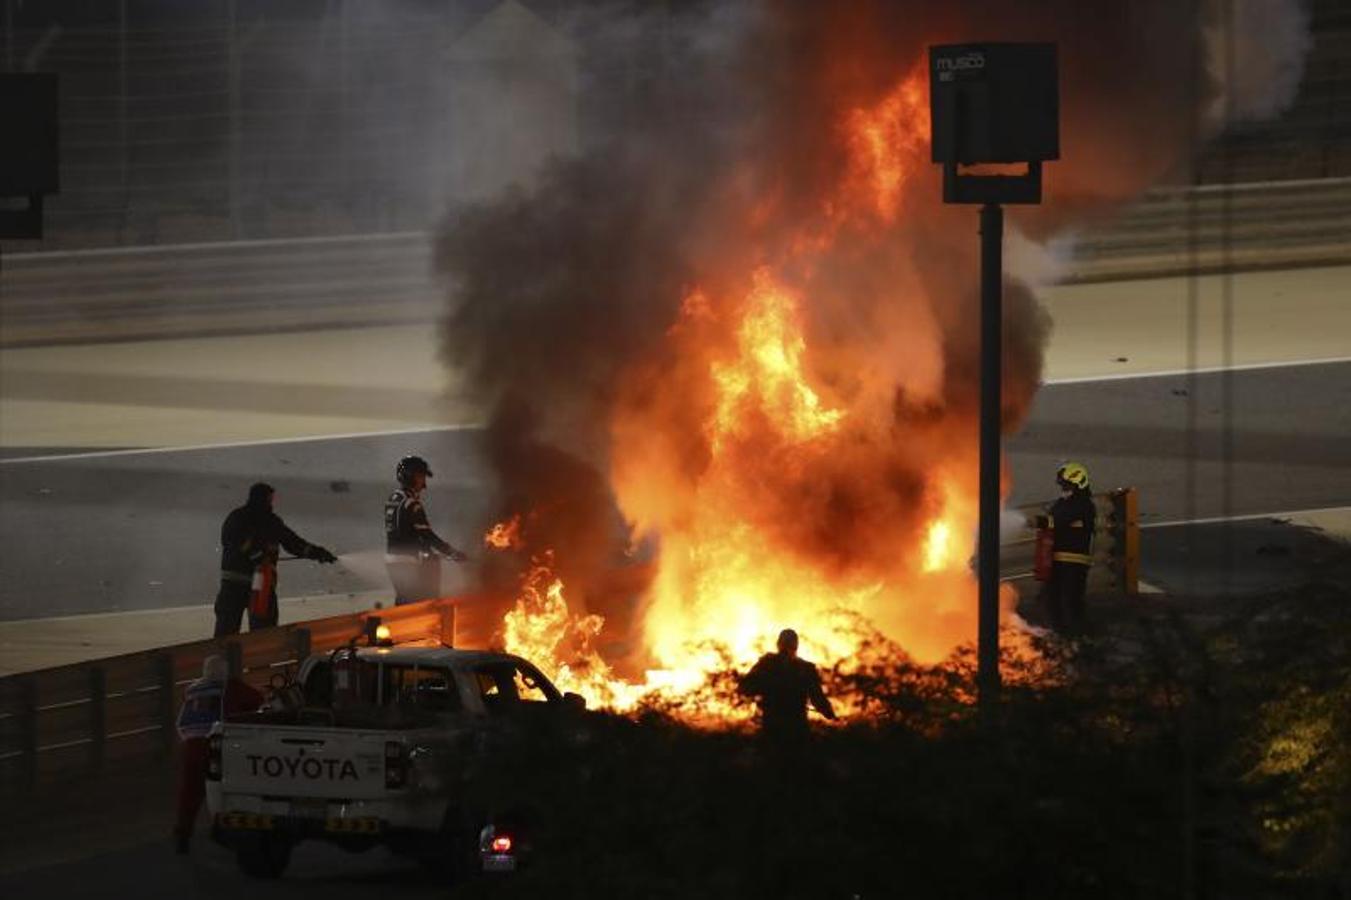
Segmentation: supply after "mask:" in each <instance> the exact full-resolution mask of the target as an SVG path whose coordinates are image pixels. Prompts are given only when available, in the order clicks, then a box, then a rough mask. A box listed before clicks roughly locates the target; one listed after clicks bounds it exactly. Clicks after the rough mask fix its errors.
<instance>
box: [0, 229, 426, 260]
mask: <svg viewBox="0 0 1351 900" xmlns="http://www.w3.org/2000/svg"><path fill="white" fill-rule="evenodd" d="M419 237H421V238H426V239H427V241H428V244H429V245H430V242H431V240H432V237H433V234H432V232H430V231H383V232H378V233H375V234H330V235H322V236H320V237H299V238H258V239H256V240H242V241H197V242H195V243H187V244H141V245H138V246H135V247H95V248H92V249H88V250H37V251H33V252H28V253H6V254H5V262H7V263H14V262H18V263H24V262H29V261H33V262H46V261H48V260H53V259H57V260H60V259H82V258H88V257H100V256H153V255H155V254H162V255H168V254H173V253H195V252H197V251H199V250H233V249H244V250H251V249H253V248H256V247H307V246H309V247H312V246H316V245H323V244H352V243H364V244H377V243H389V242H391V241H392V242H398V241H407V240H411V239H413V238H419Z"/></svg>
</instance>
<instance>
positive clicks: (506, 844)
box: [492, 834, 511, 853]
mask: <svg viewBox="0 0 1351 900" xmlns="http://www.w3.org/2000/svg"><path fill="white" fill-rule="evenodd" d="M492 848H493V852H494V853H510V852H511V837H510V836H509V835H505V834H500V835H498V836H497V837H495V838H493V843H492Z"/></svg>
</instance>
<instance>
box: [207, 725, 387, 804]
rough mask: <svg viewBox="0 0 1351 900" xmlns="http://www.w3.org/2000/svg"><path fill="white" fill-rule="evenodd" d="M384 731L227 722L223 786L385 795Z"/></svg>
mask: <svg viewBox="0 0 1351 900" xmlns="http://www.w3.org/2000/svg"><path fill="white" fill-rule="evenodd" d="M390 739H391V735H390V733H389V732H387V731H358V730H354V729H348V728H344V729H333V728H312V727H304V726H277V725H267V726H259V725H249V724H240V723H231V724H227V725H226V726H225V728H224V734H223V738H222V743H221V789H222V790H223V791H225V792H226V793H232V794H233V793H242V794H258V795H261V796H264V797H269V796H270V797H314V798H327V799H348V800H364V799H375V798H378V797H383V796H385V794H386V788H385V744H386V742H387V741H389V740H390Z"/></svg>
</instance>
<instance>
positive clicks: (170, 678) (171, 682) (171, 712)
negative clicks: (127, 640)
mask: <svg viewBox="0 0 1351 900" xmlns="http://www.w3.org/2000/svg"><path fill="white" fill-rule="evenodd" d="M155 669H156V671H155V681H156V683H158V685H159V700H160V703H159V717H160V749H161V751H162V752H163V753H164V755H165V756H169V755H170V754H172V753H173V751H174V738H175V737H177V736H178V710H177V709H176V708H175V707H176V706H177V704H176V703H174V700H176V699H177V696H176V695H177V693H178V691H177V690H176V689H177V687H178V684H177V681H176V679H175V678H174V655H173V654H172V653H161V654H159V655H158V656H156V657H155Z"/></svg>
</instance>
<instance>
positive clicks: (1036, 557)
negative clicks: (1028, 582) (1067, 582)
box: [1032, 528, 1055, 581]
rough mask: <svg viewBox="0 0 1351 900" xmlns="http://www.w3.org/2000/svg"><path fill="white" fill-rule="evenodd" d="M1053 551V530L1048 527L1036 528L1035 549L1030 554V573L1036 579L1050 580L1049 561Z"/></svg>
mask: <svg viewBox="0 0 1351 900" xmlns="http://www.w3.org/2000/svg"><path fill="white" fill-rule="evenodd" d="M1054 552H1055V532H1053V531H1052V530H1051V529H1049V528H1038V529H1037V544H1036V550H1035V551H1034V552H1033V554H1032V574H1033V575H1034V576H1035V577H1036V579H1037V580H1038V581H1050V580H1051V562H1052V559H1053V556H1052V554H1054Z"/></svg>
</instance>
